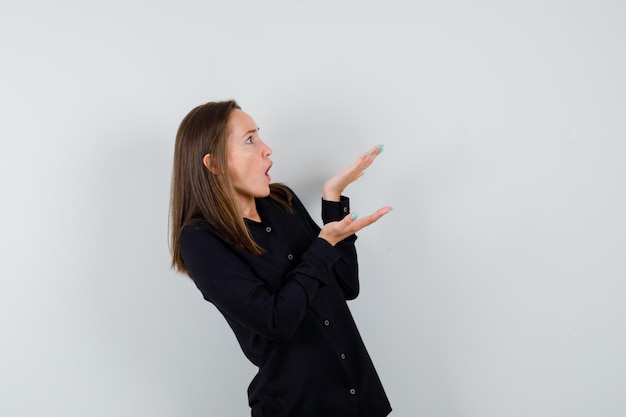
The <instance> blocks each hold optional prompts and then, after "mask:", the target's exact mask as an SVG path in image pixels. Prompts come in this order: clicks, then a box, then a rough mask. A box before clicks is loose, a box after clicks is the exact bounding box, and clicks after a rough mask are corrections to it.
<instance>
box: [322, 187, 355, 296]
mask: <svg viewBox="0 0 626 417" xmlns="http://www.w3.org/2000/svg"><path fill="white" fill-rule="evenodd" d="M349 213H350V199H349V198H348V197H345V196H341V198H340V201H327V200H324V199H322V221H323V222H324V224H327V223H330V222H333V221H339V220H341V219H343V218H344V217H345V216H347V215H348V214H349ZM356 239H357V236H356V235H351V236H348V237H347V238H345V239H344V240H342V241H341V242H339V243H337V244H336V245H335V249H336V250H337V252H338V253H339V261H338V262H337V263H336V264H335V265H334V266H333V269H334V271H335V276H336V277H337V282H338V283H339V286H340V287H341V289H342V290H343V293H344V296H345V297H346V299H347V300H353V299H355V298H356V297H357V296H358V295H359V291H360V288H359V265H358V259H357V253H356V247H355V246H354V242H355V241H356Z"/></svg>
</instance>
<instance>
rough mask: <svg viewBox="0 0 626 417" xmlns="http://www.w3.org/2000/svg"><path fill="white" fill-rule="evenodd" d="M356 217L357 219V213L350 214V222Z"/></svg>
mask: <svg viewBox="0 0 626 417" xmlns="http://www.w3.org/2000/svg"><path fill="white" fill-rule="evenodd" d="M357 217H359V213H352V215H351V216H350V218H351V219H352V220H354V219H356V218H357Z"/></svg>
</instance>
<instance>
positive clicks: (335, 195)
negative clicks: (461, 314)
mask: <svg viewBox="0 0 626 417" xmlns="http://www.w3.org/2000/svg"><path fill="white" fill-rule="evenodd" d="M322 198H323V199H324V200H326V201H335V202H339V201H341V192H340V191H336V190H327V189H324V192H323V193H322Z"/></svg>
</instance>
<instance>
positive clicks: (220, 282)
mask: <svg viewBox="0 0 626 417" xmlns="http://www.w3.org/2000/svg"><path fill="white" fill-rule="evenodd" d="M180 245H181V253H182V256H183V260H184V262H185V265H186V266H187V268H188V270H189V272H190V274H191V277H192V278H193V280H194V282H195V283H196V286H197V287H198V289H200V291H201V292H202V294H203V295H204V298H205V299H206V300H207V301H210V302H211V303H213V304H215V305H216V306H217V307H218V308H219V309H220V310H222V311H223V312H224V313H226V314H228V315H229V316H230V317H231V318H232V319H233V320H236V321H237V322H239V323H241V324H242V325H244V326H246V327H248V328H250V329H251V330H252V331H254V332H256V333H258V334H260V335H262V336H264V337H266V338H268V339H270V340H273V341H277V342H281V341H286V340H289V339H290V338H291V336H292V335H293V333H294V332H295V331H296V329H297V327H298V325H299V324H300V321H301V320H302V318H303V317H304V315H305V314H306V311H307V308H308V306H309V303H310V302H311V300H312V299H313V297H315V295H316V294H317V291H318V289H319V288H320V287H322V286H324V285H326V280H327V277H328V271H329V270H330V269H331V268H332V266H333V265H334V264H335V263H336V262H337V260H338V259H339V255H338V253H337V251H336V250H335V249H334V248H333V247H332V246H331V245H329V244H328V243H327V242H326V241H324V240H323V239H315V240H314V241H313V242H312V244H311V246H310V247H309V249H308V250H307V251H306V252H305V254H304V255H303V256H302V258H301V260H300V262H299V264H298V265H297V266H296V268H295V269H294V270H292V271H291V272H290V279H289V280H288V281H287V282H286V283H285V284H284V285H283V286H282V287H281V288H279V289H278V290H274V289H272V288H270V287H269V286H268V285H267V284H266V282H264V281H263V280H262V279H260V277H258V276H257V274H256V272H255V268H254V263H255V262H263V261H262V260H260V258H258V257H255V256H253V255H251V254H248V253H246V252H245V251H244V250H239V249H237V248H234V247H232V246H231V245H230V244H228V243H226V242H225V241H224V240H223V239H221V238H220V237H219V236H218V235H216V234H215V233H214V232H213V231H212V230H211V229H210V226H208V225H206V224H197V225H189V226H186V227H185V228H184V229H183V231H182V233H181V238H180ZM277 278H278V279H279V280H280V281H282V278H283V277H277Z"/></svg>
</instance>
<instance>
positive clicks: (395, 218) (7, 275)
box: [0, 0, 626, 417]
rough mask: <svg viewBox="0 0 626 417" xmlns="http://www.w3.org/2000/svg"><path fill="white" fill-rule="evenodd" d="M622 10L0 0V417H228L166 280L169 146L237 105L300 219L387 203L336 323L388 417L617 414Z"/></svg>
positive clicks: (212, 350) (596, 5) (625, 246)
mask: <svg viewBox="0 0 626 417" xmlns="http://www.w3.org/2000/svg"><path fill="white" fill-rule="evenodd" d="M625 17H626V3H624V2H623V1H621V0H614V1H610V0H593V1H592V0H584V1H583V0H569V1H565V0H562V1H559V0H542V1H537V0H525V1H521V0H520V1H506V0H505V1H495V0H492V1H486V0H479V1H473V2H465V1H460V0H456V1H454V0H449V1H420V2H409V1H405V2H402V1H397V0H391V1H376V2H374V1H365V2H364V1H357V0H350V1H341V0H339V1H315V2H314V1H286V0H284V1H252V0H249V1H228V2H226V1H222V2H216V1H212V0H203V1H199V0H198V1H191V0H182V1H176V2H175V1H171V0H169V1H165V0H163V1H159V0H153V1H146V0H125V1H121V0H112V1H107V2H102V1H100V2H87V1H78V0H76V1H71V0H58V1H54V2H50V1H34V0H27V1H19V2H18V1H14V2H9V1H8V0H3V1H2V4H1V6H0V48H1V49H0V54H1V64H0V75H1V78H0V89H1V90H0V106H1V107H0V139H1V144H2V145H1V149H0V170H1V171H0V184H1V196H2V204H1V205H0V206H1V208H0V210H1V218H0V256H1V264H0V267H1V281H0V332H1V342H0V415H2V416H6V417H13V416H62V417H84V416H90V417H91V416H94V417H100V416H102V417H105V416H106V417H111V416H115V417H118V416H122V417H123V416H132V417H141V416H145V417H161V416H164V417H165V416H167V417H186V416H220V417H231V416H232V417H235V416H245V415H249V410H248V406H247V397H246V388H247V385H248V383H249V381H250V379H251V378H252V376H253V375H254V372H255V370H254V369H253V367H252V365H250V364H249V363H248V362H247V361H246V359H245V357H244V356H243V354H242V353H241V351H240V349H239V347H238V345H237V343H236V341H235V338H234V336H233V335H232V333H231V331H230V330H229V329H228V327H227V325H226V323H225V321H224V320H223V318H222V317H220V316H219V314H218V312H217V311H216V310H215V308H214V307H212V306H211V305H210V304H208V303H206V302H204V301H203V300H202V297H201V296H200V293H199V292H198V291H197V290H196V289H195V287H194V286H193V283H192V282H191V281H190V280H189V279H187V278H185V277H183V276H181V275H178V274H176V273H174V272H173V271H171V270H170V269H169V261H170V260H169V252H168V240H167V227H168V222H167V216H168V204H169V186H170V184H169V181H170V171H171V164H172V155H173V143H174V136H175V132H176V129H177V127H178V124H179V123H180V121H181V119H182V118H183V117H184V115H185V114H186V113H187V112H188V111H189V110H191V108H193V107H195V106H196V105H198V104H202V103H204V102H206V101H211V100H223V99H230V98H235V99H237V100H238V101H239V103H240V104H241V106H242V107H243V108H244V110H246V111H247V112H249V113H250V114H251V115H252V116H253V117H254V118H255V120H256V122H257V123H258V124H259V125H260V126H261V129H262V130H261V132H262V136H263V138H264V139H265V140H266V141H267V142H268V143H269V144H270V145H271V146H272V148H273V151H274V153H273V160H274V162H275V165H274V168H273V170H272V174H273V178H274V180H276V181H282V182H286V183H287V184H289V185H290V186H291V187H292V188H294V189H295V190H296V191H297V192H298V194H299V195H300V196H301V198H302V199H303V200H304V202H305V203H306V204H307V206H308V207H309V208H310V210H311V212H312V214H313V215H314V217H315V218H318V219H319V198H320V196H321V185H322V183H323V181H324V180H325V179H326V178H328V177H329V176H331V175H332V174H334V173H335V172H336V171H337V170H339V169H341V168H343V167H344V166H345V165H347V164H348V163H351V162H352V161H353V160H354V159H355V158H356V157H357V156H358V154H359V153H361V152H364V151H365V150H367V149H368V148H369V147H370V146H373V145H375V144H377V143H384V144H385V151H384V153H383V154H382V155H381V157H380V158H379V159H378V160H377V162H376V164H375V165H374V166H372V167H371V168H370V169H369V170H368V171H367V173H366V176H365V177H364V178H362V179H361V180H360V181H359V182H358V183H356V184H354V185H353V186H352V187H351V188H350V189H349V190H348V194H349V195H350V197H351V201H352V207H353V209H354V210H355V211H358V212H360V213H363V214H366V213H369V212H371V211H373V210H375V209H376V208H378V207H380V206H383V205H386V204H390V205H393V206H394V208H395V210H394V211H393V212H392V213H391V214H389V215H388V216H386V217H385V218H383V220H381V222H380V223H377V224H376V225H374V226H372V227H371V228H370V229H366V230H364V231H363V232H362V233H361V234H360V239H359V240H358V242H357V244H358V248H359V251H360V257H361V258H360V259H361V261H360V264H361V270H362V273H361V279H362V294H361V296H360V297H359V298H358V299H357V300H355V301H353V302H351V308H352V311H353V313H354V315H355V318H356V321H357V323H358V325H359V327H360V329H361V332H362V334H363V337H364V339H365V342H366V345H367V347H368V349H369V351H370V354H371V356H372V357H373V360H374V362H375V364H376V367H377V369H378V371H379V374H380V376H381V379H382V380H383V383H384V385H385V388H386V390H387V392H388V395H389V398H390V400H391V402H392V405H393V407H394V412H393V413H392V415H394V416H399V417H408V416H445V417H455V416H463V417H466V416H467V417H474V416H475V417H502V416H507V417H509V416H510V417H516V416H533V417H537V416H545V417H555V416H567V417H576V416H603V417H609V416H623V415H625V414H626V400H625V399H624V392H625V391H626V360H625V357H624V352H626V333H625V328H626V260H625V258H626V257H625V256H624V255H625V251H626V222H625V221H624V213H625V212H626V195H625V186H626V167H625V166H624V159H625V152H626V142H625V140H626V126H625V125H624V120H625V116H626V81H625V80H626V75H625V74H626V52H625V51H626V25H625V24H624V18H625Z"/></svg>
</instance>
